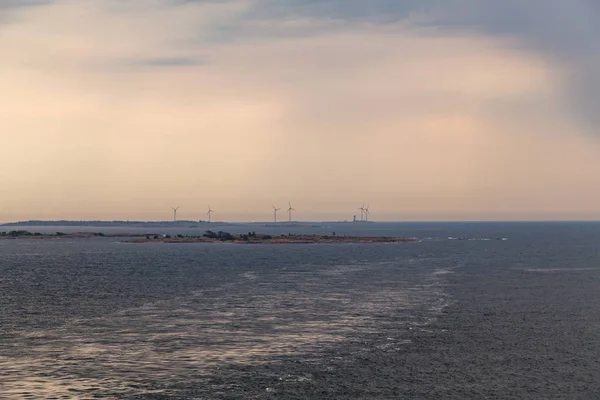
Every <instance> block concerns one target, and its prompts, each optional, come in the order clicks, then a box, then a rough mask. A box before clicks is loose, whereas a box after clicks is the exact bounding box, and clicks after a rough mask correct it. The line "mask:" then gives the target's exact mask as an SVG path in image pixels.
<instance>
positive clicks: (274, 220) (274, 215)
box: [273, 206, 281, 223]
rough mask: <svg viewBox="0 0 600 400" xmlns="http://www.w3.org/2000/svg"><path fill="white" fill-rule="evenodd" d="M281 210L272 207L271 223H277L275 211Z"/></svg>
mask: <svg viewBox="0 0 600 400" xmlns="http://www.w3.org/2000/svg"><path fill="white" fill-rule="evenodd" d="M279 210H281V208H275V206H273V222H274V223H277V211H279Z"/></svg>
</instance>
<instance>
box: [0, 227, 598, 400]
mask: <svg viewBox="0 0 600 400" xmlns="http://www.w3.org/2000/svg"><path fill="white" fill-rule="evenodd" d="M236 229H238V230H239V231H240V232H245V231H247V230H249V229H248V226H238V227H235V228H233V227H229V228H228V230H229V231H232V232H233V231H236ZM32 230H35V229H32ZM50 230H51V231H52V230H62V231H65V229H60V228H56V229H54V228H51V229H50ZM77 230H89V229H77ZM251 230H256V231H257V232H267V231H268V232H269V233H275V234H278V233H287V231H288V230H289V231H291V232H294V233H295V232H297V231H298V230H301V231H302V232H307V233H308V232H319V233H328V232H329V231H334V230H335V231H336V233H338V234H369V235H395V236H416V237H419V238H423V239H425V240H423V241H420V242H417V243H404V244H377V245H375V244H362V245H343V244H342V245H274V246H270V245H259V246H244V245H227V244H157V243H154V244H126V243H120V242H119V239H110V238H104V239H102V238H95V239H78V240H71V239H64V240H63V239H61V240H0V257H1V258H0V398H7V399H12V398H14V399H22V398H44V399H45V398H64V399H67V398H82V399H84V398H115V399H122V398H123V399H124V398H140V399H159V398H160V399H163V398H164V399H170V398H179V399H194V398H195V399H219V398H221V399H253V398H256V399H264V398H273V399H280V398H286V399H287V398H290V399H306V398H313V399H323V398H335V399H338V398H339V399H365V398H366V399H395V398H431V399H439V398H456V399H464V398H507V399H508V398H540V399H548V398H557V399H558V398H569V399H579V398H581V399H587V398H590V399H593V398H599V397H600V384H599V383H598V382H600V365H599V362H600V361H598V360H600V306H599V304H600V265H599V264H600V246H599V245H600V224H595V223H536V224H526V223H512V224H510V223H502V224H484V223H465V224H457V223H444V224H441V223H427V224H369V225H360V226H356V225H354V224H330V225H319V226H315V227H311V226H308V227H307V226H304V227H296V228H289V227H287V228H279V230H277V228H264V229H259V228H258V227H256V226H253V227H252V229H251ZM105 231H108V230H106V229H105ZM128 231H131V229H128ZM284 231H285V232H284ZM165 233H177V232H165ZM181 233H186V232H181ZM448 237H461V238H472V239H478V240H448ZM500 238H506V239H507V240H497V239H500ZM484 239H490V240H484Z"/></svg>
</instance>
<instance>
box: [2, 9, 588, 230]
mask: <svg viewBox="0 0 600 400" xmlns="http://www.w3.org/2000/svg"><path fill="white" fill-rule="evenodd" d="M327 4H329V5H327ZM340 4H341V3H337V2H326V1H323V2H312V3H311V2H300V1H297V2H296V1H288V2H279V1H277V2H276V1H270V0H268V1H267V0H256V1H246V0H239V1H238V0H232V1H187V2H181V1H177V2H176V1H167V0H155V1H150V0H140V1H126V2H124V1H117V0H114V1H113V0H107V1H102V2H87V1H81V0H77V1H75V0H63V1H58V2H56V3H54V4H52V5H49V6H46V7H39V8H38V7H32V8H28V9H20V10H18V11H11V13H13V12H14V13H15V14H16V13H18V16H19V18H18V21H19V23H15V24H9V25H5V26H3V27H2V28H0V29H1V34H0V51H1V52H2V55H3V62H2V63H1V64H0V91H1V92H2V93H9V94H10V95H8V96H2V97H1V98H0V109H2V113H1V115H0V125H1V126H3V131H4V132H12V133H14V134H11V135H7V136H6V137H3V146H2V147H1V148H0V156H1V157H2V159H3V160H4V162H5V163H7V164H8V165H20V168H19V174H18V175H17V174H14V173H12V171H10V170H8V169H0V179H2V181H3V182H4V185H3V189H4V190H9V191H10V193H11V196H8V199H7V202H8V203H7V210H8V211H6V212H7V213H8V215H10V218H11V219H25V218H29V217H32V218H33V217H38V218H51V217H52V218H56V217H65V218H74V217H75V215H74V214H76V216H81V217H85V218H88V217H90V218H91V217H95V218H113V217H114V218H123V219H128V218H129V219H136V218H153V219H154V218H161V216H162V214H161V212H160V211H157V210H162V209H165V212H167V211H168V207H169V206H170V205H172V203H173V202H174V203H177V204H181V206H182V213H181V217H182V218H187V217H189V218H199V215H194V211H193V210H195V209H197V208H198V204H205V203H207V202H210V203H211V205H212V206H213V207H215V208H217V207H218V209H219V210H220V215H221V217H222V218H225V219H261V218H269V217H270V216H271V209H270V206H271V204H272V203H273V202H278V203H281V204H284V203H286V202H287V201H288V200H293V201H294V204H295V206H296V207H297V208H298V209H299V210H302V214H299V215H302V218H306V219H310V218H317V217H316V215H317V214H315V213H313V214H311V213H310V210H316V209H319V210H323V211H324V212H327V213H328V215H329V216H330V217H331V218H342V219H344V218H350V217H351V215H348V214H349V213H351V212H353V211H354V210H355V208H356V205H355V203H359V204H361V203H362V202H363V201H365V200H366V201H369V202H371V203H372V205H373V209H374V210H375V209H377V213H378V218H379V219H384V218H385V219H399V218H402V219H406V218H413V219H465V218H467V219H470V218H477V219H486V218H485V216H486V215H496V216H498V218H504V219H513V218H527V217H528V216H531V215H534V214H532V213H533V212H539V214H537V215H539V216H540V218H542V217H543V218H549V217H548V216H552V215H566V214H567V213H568V212H569V210H573V209H577V210H579V211H578V212H579V213H580V215H582V216H585V218H591V217H592V216H593V215H596V214H594V213H597V204H600V193H599V192H598V190H596V189H594V188H596V187H598V188H600V181H599V179H600V178H599V177H598V176H597V174H596V173H595V171H597V170H598V169H599V168H600V161H599V158H598V157H597V149H598V147H597V145H594V144H593V142H592V141H590V140H589V138H588V137H587V136H586V135H585V133H587V132H589V130H588V128H587V127H586V126H583V125H582V123H581V121H580V120H578V119H577V118H575V116H576V115H575V114H573V112H571V110H570V109H568V108H566V107H565V103H566V102H567V101H573V102H574V101H575V99H580V100H581V99H582V98H583V97H582V96H581V95H582V94H583V89H585V88H584V87H582V88H581V89H576V88H575V86H576V85H575V84H576V83H577V82H584V80H582V78H581V77H577V73H576V72H577V71H579V70H578V69H577V68H579V67H577V66H581V68H583V69H582V70H581V71H582V72H581V74H582V75H581V76H584V75H585V74H590V73H591V72H592V70H587V69H585V68H584V67H583V66H588V67H589V66H593V65H594V64H593V60H590V61H586V60H587V59H584V57H589V54H588V53H587V52H586V51H584V50H583V49H581V50H580V51H578V52H577V53H575V54H578V55H580V56H581V58H582V60H583V61H577V60H579V58H577V60H561V59H560V57H559V56H558V54H560V53H559V52H558V50H557V51H556V53H552V52H551V51H550V50H549V49H547V48H546V47H545V46H542V44H541V43H542V41H540V42H538V41H536V40H534V39H532V38H534V37H535V36H534V35H533V34H532V33H527V32H524V31H522V30H521V31H519V29H517V28H516V27H514V26H513V27H511V28H510V29H509V28H508V27H505V28H504V29H500V27H502V26H504V25H503V24H502V23H500V22H494V21H495V20H493V21H487V19H490V18H492V17H493V18H496V17H495V15H496V14H493V13H492V9H491V8H489V9H488V8H485V7H483V6H482V7H480V8H481V9H475V10H473V11H472V13H473V15H466V14H463V13H456V12H454V11H453V10H452V8H451V7H447V6H445V5H444V4H446V2H433V1H431V2H426V1H423V2H419V3H417V2H391V1H390V2H384V1H380V2H374V3H369V4H373V7H372V8H371V9H370V11H369V12H368V13H367V15H366V17H365V16H363V17H361V15H362V12H363V10H365V7H366V6H365V4H367V2H363V1H360V2H359V1H352V0H349V1H348V2H347V3H346V2H345V3H344V4H347V8H341V7H340ZM459 4H468V2H466V1H463V2H462V3H457V2H455V3H454V5H455V6H457V5H459ZM489 4H491V3H488V6H489ZM472 5H473V6H474V7H476V6H477V4H476V3H472ZM513 6H514V7H516V6H517V5H516V3H515V5H513ZM488 13H491V14H488ZM507 13H508V12H507ZM508 14H509V13H508ZM508 14H507V15H508ZM499 15H500V16H501V15H503V14H502V13H500V14H499ZM499 18H500V17H499ZM502 18H507V17H502ZM485 21H487V22H485ZM483 22H485V23H483ZM559 36H561V35H559ZM544 43H545V42H544ZM557 48H558V47H557ZM578 57H579V56H578ZM580 62H581V64H580ZM588 90H589V96H590V97H591V100H593V99H594V97H595V94H594V93H595V92H594V90H593V86H588ZM571 94H573V98H571V97H570V95H571ZM575 94H577V96H575ZM565 95H567V97H565ZM585 121H586V122H589V121H590V118H586V119H585ZM25 159H26V160H27V162H23V160H25ZM39 193H43V196H41V195H39ZM582 194H584V195H582ZM174 203H173V204H174ZM49 204H50V205H53V206H52V207H50V206H49ZM265 205H266V207H265V213H266V214H265V215H266V216H264V215H263V214H262V213H261V212H259V211H256V210H261V209H262V207H263V206H265ZM42 210H47V211H42ZM117 210H119V211H117ZM347 210H350V211H347ZM67 212H68V215H67ZM120 212H122V213H123V214H119V213H120ZM186 212H187V213H189V214H188V215H186ZM42 213H43V214H42ZM202 213H203V211H202ZM338 213H339V214H338Z"/></svg>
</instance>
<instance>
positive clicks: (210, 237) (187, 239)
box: [126, 231, 416, 244]
mask: <svg viewBox="0 0 600 400" xmlns="http://www.w3.org/2000/svg"><path fill="white" fill-rule="evenodd" d="M415 240H416V239H413V238H403V237H391V236H339V235H336V234H335V233H334V234H332V235H308V234H307V235H298V234H288V235H279V236H272V235H266V234H258V233H255V232H248V233H245V234H237V235H236V234H231V233H228V232H212V231H207V232H206V233H205V234H204V235H202V236H184V235H177V236H169V235H163V236H146V237H144V238H136V239H131V240H127V241H126V242H127V243H217V242H226V243H235V244H311V243H404V242H413V241H415Z"/></svg>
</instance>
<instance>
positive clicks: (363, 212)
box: [358, 203, 365, 222]
mask: <svg viewBox="0 0 600 400" xmlns="http://www.w3.org/2000/svg"><path fill="white" fill-rule="evenodd" d="M358 209H359V210H360V222H363V221H364V215H365V203H363V205H362V207H359V208H358Z"/></svg>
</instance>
